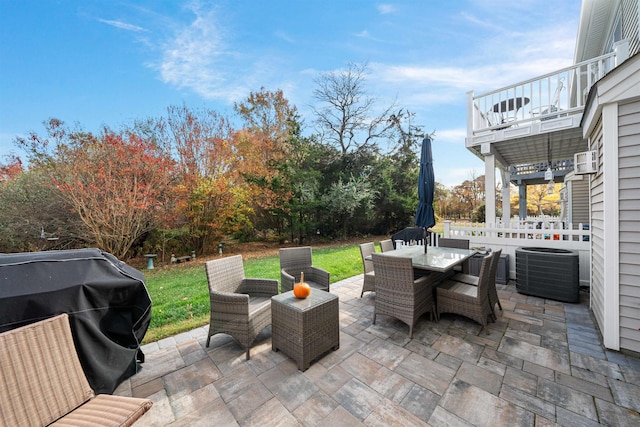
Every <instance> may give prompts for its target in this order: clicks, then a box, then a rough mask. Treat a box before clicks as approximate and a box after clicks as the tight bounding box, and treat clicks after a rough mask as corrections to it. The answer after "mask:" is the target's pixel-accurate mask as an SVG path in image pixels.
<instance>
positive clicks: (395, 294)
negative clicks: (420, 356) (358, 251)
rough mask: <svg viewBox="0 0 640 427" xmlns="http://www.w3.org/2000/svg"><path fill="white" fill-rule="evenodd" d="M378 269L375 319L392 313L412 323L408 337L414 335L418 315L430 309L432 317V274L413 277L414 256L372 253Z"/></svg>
mask: <svg viewBox="0 0 640 427" xmlns="http://www.w3.org/2000/svg"><path fill="white" fill-rule="evenodd" d="M371 257H372V259H373V269H374V271H375V272H376V299H375V304H374V310H373V323H374V324H375V323H376V316H378V315H380V314H383V315H386V316H392V317H395V318H396V319H398V320H400V321H402V322H404V323H406V324H407V325H409V338H413V327H414V326H415V324H416V322H417V320H418V318H419V317H420V316H422V315H423V314H425V313H429V315H430V318H431V319H433V317H434V314H435V311H434V304H433V287H432V286H433V285H432V283H431V281H430V277H429V276H422V277H420V278H418V279H415V280H414V278H413V262H412V261H411V258H401V257H393V256H389V255H384V254H375V253H374V254H372V255H371Z"/></svg>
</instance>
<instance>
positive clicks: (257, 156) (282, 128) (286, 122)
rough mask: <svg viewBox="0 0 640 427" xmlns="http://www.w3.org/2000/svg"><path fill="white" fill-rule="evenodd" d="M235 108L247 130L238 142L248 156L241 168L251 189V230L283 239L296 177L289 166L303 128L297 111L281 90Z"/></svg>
mask: <svg viewBox="0 0 640 427" xmlns="http://www.w3.org/2000/svg"><path fill="white" fill-rule="evenodd" d="M234 108H235V110H236V112H237V113H238V114H239V115H240V117H241V118H242V119H243V121H244V127H245V129H244V130H243V131H242V132H240V133H239V136H240V137H239V138H238V143H239V144H241V147H239V150H240V151H242V152H243V153H244V154H243V164H242V165H238V166H239V167H240V168H241V172H242V174H243V176H244V178H245V179H246V180H247V181H248V183H249V184H250V185H251V200H252V205H253V211H254V216H253V218H254V221H253V222H254V225H255V227H251V228H250V229H249V230H251V231H254V230H263V231H265V232H268V231H270V230H273V231H275V232H276V234H277V235H282V233H283V230H284V227H285V224H284V221H283V218H284V216H283V215H282V214H283V213H285V212H284V211H283V209H282V208H283V205H285V204H286V203H287V201H288V200H289V198H290V197H291V195H292V188H291V178H292V177H291V176H290V174H289V171H290V169H289V168H287V167H286V163H287V159H288V158H290V156H291V151H292V149H291V139H292V137H293V133H294V132H296V129H299V128H300V123H299V117H298V114H297V111H296V108H295V107H293V106H291V105H289V101H288V100H287V99H286V98H285V97H284V95H283V93H282V91H281V90H278V91H275V92H270V91H266V90H265V89H264V88H261V90H260V92H257V93H255V92H252V93H251V94H250V95H249V97H248V98H247V99H246V100H245V101H244V102H242V103H236V104H235V105H234ZM249 230H248V231H249Z"/></svg>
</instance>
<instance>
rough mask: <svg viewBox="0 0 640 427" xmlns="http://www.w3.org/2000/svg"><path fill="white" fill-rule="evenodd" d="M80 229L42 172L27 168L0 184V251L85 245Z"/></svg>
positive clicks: (60, 196) (82, 228) (79, 223)
mask: <svg viewBox="0 0 640 427" xmlns="http://www.w3.org/2000/svg"><path fill="white" fill-rule="evenodd" d="M83 230H85V229H84V227H83V224H82V223H81V222H80V220H79V218H78V216H77V215H75V214H74V213H73V209H72V208H71V206H70V205H69V204H68V203H67V202H66V201H65V200H64V199H63V198H62V195H61V194H60V192H59V191H58V189H57V188H55V187H54V186H53V185H52V182H51V178H50V176H49V174H48V173H47V172H46V171H44V170H39V169H36V168H31V169H29V170H25V171H22V172H21V173H19V174H17V175H15V176H14V177H13V178H12V179H10V180H7V181H4V182H0V236H2V238H0V252H30V251H40V250H45V249H63V248H69V247H74V246H77V245H78V243H81V244H87V243H88V242H87V241H86V240H84V238H83V235H84V233H83Z"/></svg>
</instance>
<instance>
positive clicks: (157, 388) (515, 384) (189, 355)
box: [116, 275, 640, 426]
mask: <svg viewBox="0 0 640 427" xmlns="http://www.w3.org/2000/svg"><path fill="white" fill-rule="evenodd" d="M361 286H362V275H360V276H355V277H353V278H350V279H347V280H344V281H341V282H339V283H336V284H333V285H332V288H331V291H332V292H333V293H335V294H336V295H338V297H339V299H340V327H341V332H340V349H339V350H337V351H334V352H330V353H327V354H326V355H325V356H324V357H322V358H321V359H320V360H318V361H316V362H315V363H313V364H312V365H311V367H310V368H309V369H308V370H307V371H305V372H304V373H303V372H300V371H298V369H297V368H296V365H295V363H294V362H293V361H292V360H291V359H289V358H288V357H287V356H286V355H284V354H282V353H281V352H274V351H272V350H271V330H270V328H267V329H265V330H264V331H263V332H262V333H261V334H260V336H259V337H258V339H257V340H256V342H255V343H254V346H253V347H252V350H251V360H249V361H246V360H245V353H244V351H243V350H242V349H241V348H240V347H239V346H238V345H237V344H236V343H235V342H234V341H233V340H232V339H231V338H230V337H228V336H226V335H223V334H220V335H216V336H215V337H213V338H212V341H211V345H210V347H209V348H205V341H206V333H207V329H208V327H202V328H198V329H195V330H192V331H190V332H187V333H183V334H179V335H177V336H174V337H171V338H166V339H163V340H161V341H158V342H156V343H151V344H147V345H145V346H144V347H143V351H144V352H145V354H146V362H145V363H144V364H143V365H142V366H143V368H142V370H141V371H140V372H139V373H138V374H136V375H135V376H133V377H131V378H130V379H129V380H127V381H125V382H123V383H122V384H121V385H120V387H119V388H118V390H116V394H120V395H132V396H136V397H149V398H151V399H152V400H153V402H154V406H153V408H152V409H151V411H150V412H148V413H147V414H146V415H144V416H143V418H142V419H141V420H140V421H139V422H138V423H137V424H136V425H137V426H164V425H172V426H213V425H215V426H237V425H240V426H297V425H303V426H316V425H321V426H357V425H377V426H414V425H415V426H421V425H432V426H489V425H491V426H547V425H562V426H592V425H612V426H638V425H640V414H639V412H640V360H639V359H638V358H635V357H632V356H628V355H624V354H622V353H618V352H613V351H608V350H605V349H604V348H603V347H602V343H601V338H600V335H599V333H598V331H597V329H596V328H595V326H594V322H593V320H592V317H591V315H590V312H589V308H588V294H584V295H583V298H582V300H583V301H582V303H581V304H563V303H560V302H556V301H551V300H545V299H542V298H535V297H528V296H526V295H521V294H518V293H517V292H516V290H515V286H514V285H513V282H510V284H509V285H505V286H500V285H498V291H499V294H500V299H501V301H502V306H503V309H504V313H503V315H502V316H499V317H498V321H497V322H496V323H491V324H490V332H491V333H490V334H489V335H486V334H484V333H483V332H482V331H481V327H480V325H478V324H476V323H475V322H473V321H471V320H468V319H466V318H464V317H460V316H454V315H443V316H442V318H441V319H440V322H439V323H435V322H431V321H429V317H428V316H423V317H422V318H421V319H420V320H419V322H418V325H417V326H416V328H415V330H414V338H413V340H409V338H408V332H409V328H408V327H407V326H406V325H405V324H403V323H401V322H399V321H397V320H395V319H392V318H390V317H387V316H379V317H378V321H377V324H376V325H372V324H371V318H372V312H373V302H374V298H375V296H374V294H371V293H370V294H365V296H364V297H363V298H362V299H361V298H360V289H361Z"/></svg>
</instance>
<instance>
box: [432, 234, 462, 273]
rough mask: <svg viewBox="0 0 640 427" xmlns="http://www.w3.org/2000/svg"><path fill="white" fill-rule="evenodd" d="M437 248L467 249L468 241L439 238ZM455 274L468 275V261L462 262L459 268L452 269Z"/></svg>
mask: <svg viewBox="0 0 640 427" xmlns="http://www.w3.org/2000/svg"><path fill="white" fill-rule="evenodd" d="M438 246H440V247H443V248H458V249H469V239H452V238H444V237H442V238H440V239H438ZM454 271H455V272H456V273H468V272H469V261H468V260H467V261H464V262H463V263H462V265H461V266H460V267H457V268H454Z"/></svg>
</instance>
